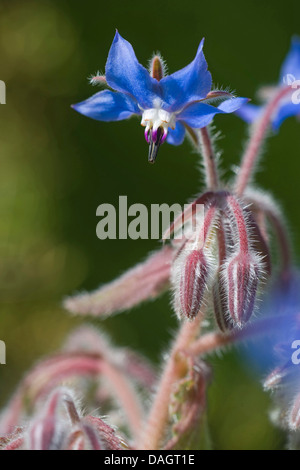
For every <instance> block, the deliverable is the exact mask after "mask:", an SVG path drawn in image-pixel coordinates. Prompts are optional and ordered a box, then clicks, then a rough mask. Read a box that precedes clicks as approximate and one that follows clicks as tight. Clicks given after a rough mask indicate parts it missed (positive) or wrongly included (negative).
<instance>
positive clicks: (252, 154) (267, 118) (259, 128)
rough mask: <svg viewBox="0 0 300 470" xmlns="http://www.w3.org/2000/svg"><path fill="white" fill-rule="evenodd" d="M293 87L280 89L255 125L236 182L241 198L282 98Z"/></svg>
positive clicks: (236, 188) (237, 191)
mask: <svg viewBox="0 0 300 470" xmlns="http://www.w3.org/2000/svg"><path fill="white" fill-rule="evenodd" d="M290 91H291V87H290V86H288V87H284V88H280V89H279V91H278V93H277V94H276V95H275V96H274V97H273V99H272V100H271V101H270V102H269V104H268V105H267V106H266V108H265V111H264V113H263V115H262V117H261V118H260V120H259V122H258V123H257V124H256V125H255V127H254V130H253V133H252V135H251V137H250V141H249V143H248V146H247V148H246V152H245V154H244V156H243V159H242V164H241V167H240V170H239V173H238V176H237V180H236V187H235V190H236V193H237V194H238V195H239V196H241V195H242V194H243V192H244V190H245V188H246V186H247V185H248V183H249V182H250V181H251V178H252V174H253V171H254V168H255V164H256V162H257V160H258V157H259V153H260V149H261V146H262V143H263V141H264V139H265V137H266V133H267V130H268V128H269V125H270V122H271V119H272V116H273V114H274V112H275V111H276V109H277V107H278V105H279V103H280V101H281V100H282V98H283V97H284V96H285V95H287V94H288V93H290Z"/></svg>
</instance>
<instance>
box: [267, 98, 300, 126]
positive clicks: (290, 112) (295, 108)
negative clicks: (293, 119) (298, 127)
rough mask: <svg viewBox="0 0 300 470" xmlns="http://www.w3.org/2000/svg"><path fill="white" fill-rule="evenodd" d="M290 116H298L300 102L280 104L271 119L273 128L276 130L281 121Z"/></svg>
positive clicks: (299, 114) (299, 113)
mask: <svg viewBox="0 0 300 470" xmlns="http://www.w3.org/2000/svg"><path fill="white" fill-rule="evenodd" d="M290 116H300V104H294V103H292V102H291V103H287V104H284V105H283V106H281V107H280V108H279V110H278V112H277V114H276V116H275V118H274V119H273V122H272V125H273V129H274V130H275V131H277V130H278V129H279V127H280V126H281V124H282V123H283V121H284V120H285V119H287V118H289V117H290Z"/></svg>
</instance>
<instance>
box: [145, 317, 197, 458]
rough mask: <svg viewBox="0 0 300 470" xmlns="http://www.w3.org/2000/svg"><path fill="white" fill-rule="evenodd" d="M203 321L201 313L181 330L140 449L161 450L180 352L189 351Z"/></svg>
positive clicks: (177, 372)
mask: <svg viewBox="0 0 300 470" xmlns="http://www.w3.org/2000/svg"><path fill="white" fill-rule="evenodd" d="M202 319H203V313H202V312H200V313H199V314H198V316H197V317H196V318H195V320H193V321H191V322H185V323H183V324H182V326H181V328H180V330H179V333H178V336H177V338H176V340H175V342H174V344H173V347H172V350H171V352H170V355H169V358H168V360H167V363H166V365H165V369H164V371H163V374H162V377H161V380H160V383H159V385H158V391H157V393H156V396H155V398H154V402H153V405H152V408H151V410H150V413H149V417H148V420H147V423H146V427H145V430H144V433H143V435H142V438H141V440H140V442H139V443H138V446H137V448H138V449H143V450H156V449H159V448H160V444H161V441H162V440H163V437H164V434H165V430H166V425H167V423H168V419H169V402H170V395H171V392H172V387H173V384H174V383H175V382H176V380H177V379H178V377H179V373H180V364H179V363H178V362H179V361H180V359H179V358H178V352H180V351H182V350H186V349H188V348H189V346H190V345H191V343H192V342H193V341H194V340H195V338H196V337H197V336H198V333H199V330H200V326H201V322H202Z"/></svg>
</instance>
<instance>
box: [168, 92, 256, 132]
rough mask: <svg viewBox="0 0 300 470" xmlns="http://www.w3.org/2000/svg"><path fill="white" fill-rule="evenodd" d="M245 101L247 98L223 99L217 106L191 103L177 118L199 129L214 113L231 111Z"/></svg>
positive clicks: (206, 123) (208, 122)
mask: <svg viewBox="0 0 300 470" xmlns="http://www.w3.org/2000/svg"><path fill="white" fill-rule="evenodd" d="M247 101H248V98H232V99H230V100H227V101H224V102H223V103H221V104H220V105H219V106H218V107H217V108H215V107H214V106H211V105H209V104H205V103H199V102H198V103H192V104H190V105H189V106H187V107H186V108H184V110H183V111H182V112H181V113H180V114H178V116H177V118H178V119H180V120H181V121H185V122H186V123H187V124H188V125H189V126H191V127H194V128H198V129H201V127H205V126H208V124H210V123H211V121H212V120H213V118H214V116H215V115H216V114H227V113H232V112H234V111H236V110H237V109H238V108H240V107H241V106H243V104H245V103H247Z"/></svg>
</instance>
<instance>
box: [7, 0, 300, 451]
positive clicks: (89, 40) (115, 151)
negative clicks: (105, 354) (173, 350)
mask: <svg viewBox="0 0 300 470" xmlns="http://www.w3.org/2000/svg"><path fill="white" fill-rule="evenodd" d="M299 13H300V7H299V2H297V1H294V2H289V1H287V2H285V4H284V8H282V2H279V1H278V0H273V1H263V2H262V1H259V0H252V1H249V2H247V3H245V2H240V1H238V0H233V1H228V2H226V3H225V2H223V1H221V0H216V1H214V2H199V1H198V0H188V1H186V2H171V1H170V0H165V1H164V2H157V1H156V0H153V1H152V2H151V4H149V3H145V2H140V1H136V0H134V1H129V2H122V1H120V0H116V1H114V2H105V3H104V2H101V1H96V0H86V1H85V2H82V1H79V0H72V1H70V0H69V1H68V0H52V1H47V0H26V2H25V1H24V0H19V1H18V0H0V58H1V67H0V71H1V72H0V79H1V80H4V81H5V82H6V85H7V104H6V105H5V106H1V107H0V123H1V124H0V125H1V140H0V146H1V152H0V159H1V173H0V188H1V189H0V191H1V197H0V214H1V216H0V233H1V238H0V265H1V266H0V278H1V279H0V289H1V315H0V338H1V339H3V340H5V342H6V345H7V365H6V366H0V383H1V396H0V402H1V404H4V403H5V401H6V400H7V399H8V397H9V395H10V394H11V393H12V391H13V389H14V387H15V386H16V384H17V383H18V381H19V380H20V378H21V377H22V374H23V373H24V371H25V370H26V369H27V368H29V367H30V366H31V364H32V363H33V362H34V361H36V360H37V358H39V357H41V356H42V355H45V354H48V353H49V352H51V351H54V350H55V349H57V348H58V347H59V346H60V344H61V343H62V341H63V338H64V337H65V335H66V333H67V332H68V331H69V330H70V329H71V328H72V327H75V326H76V325H78V324H80V323H82V319H75V318H70V317H69V316H68V314H66V313H65V312H64V311H63V310H62V309H61V307H60V304H61V299H62V298H63V296H64V295H67V294H70V293H72V292H74V291H78V290H82V289H93V288H96V287H97V286H98V285H99V284H100V283H103V282H107V281H109V280H111V279H112V278H114V277H115V276H117V275H118V274H119V273H121V272H122V271H123V270H125V269H126V268H127V267H129V266H131V265H134V264H135V263H136V262H138V261H139V260H140V259H141V258H143V257H145V256H146V254H147V252H148V251H150V250H153V249H155V248H156V247H157V246H158V243H157V242H155V241H151V240H148V241H145V240H138V241H131V240H125V241H124V240H123V241H114V240H112V241H99V240H98V239H97V237H96V232H95V229H96V223H97V219H96V208H97V206H98V205H99V204H101V203H102V202H109V203H113V204H117V201H118V196H119V195H127V196H128V203H129V204H132V203H134V202H140V203H144V204H147V205H150V204H151V203H162V202H167V203H174V202H179V203H180V204H183V203H185V202H186V201H187V200H188V199H189V198H190V197H191V196H193V195H194V194H195V193H197V192H199V190H200V189H201V178H200V173H199V171H198V168H199V162H198V157H197V156H196V155H195V154H193V152H192V151H191V149H190V148H189V145H188V143H187V142H186V143H184V145H183V146H181V147H179V148H174V147H171V146H167V145H165V146H163V148H162V149H161V151H160V155H159V157H158V161H157V164H156V165H154V166H150V165H148V163H147V147H146V144H145V141H144V137H143V132H142V129H141V128H140V126H139V123H138V122H137V121H135V120H134V119H133V120H129V121H126V122H124V123H114V124H105V123H99V122H95V121H92V120H89V119H87V118H85V117H83V116H80V115H79V114H77V113H75V112H74V111H73V110H72V109H71V108H70V104H71V103H73V102H77V101H80V100H82V99H84V98H87V97H88V96H90V95H91V94H92V93H93V92H94V91H95V89H92V88H91V86H90V85H89V84H88V81H87V79H86V77H88V76H89V75H90V74H91V73H93V72H96V71H97V70H98V69H100V70H101V68H102V70H103V68H104V65H105V61H106V56H107V52H108V50H109V47H110V44H111V41H112V38H113V35H114V29H115V28H116V27H117V28H118V29H119V31H120V33H121V34H122V35H123V36H124V37H125V38H126V39H128V40H129V41H130V42H131V43H132V44H133V45H134V48H135V51H136V54H137V56H138V58H139V59H140V61H141V62H142V63H144V64H146V63H147V61H148V59H149V58H150V56H151V54H152V52H153V51H157V50H159V51H160V52H161V53H162V54H163V56H164V58H165V59H166V60H167V62H168V67H169V70H170V72H172V71H174V70H176V69H178V68H180V67H182V66H184V65H185V64H187V63H188V62H189V61H190V60H191V59H192V58H193V56H194V54H195V51H196V49H197V46H198V43H199V41H200V39H201V38H202V37H203V36H205V37H206V43H205V54H206V57H207V59H208V63H209V68H210V70H211V72H212V74H213V79H214V81H215V83H216V84H218V85H224V86H228V85H229V86H230V87H231V88H233V89H236V90H237V91H238V93H239V95H240V96H249V97H252V98H253V97H254V96H255V92H256V90H257V88H258V86H259V85H264V84H269V83H272V82H276V80H277V77H278V74H279V67H280V64H281V62H282V60H283V58H284V56H285V54H286V52H287V50H288V48H289V43H290V38H291V36H292V34H294V33H297V32H298V33H300V31H299ZM215 124H216V126H217V127H218V129H220V130H221V131H222V135H223V136H224V138H222V140H221V141H220V142H219V146H220V147H222V149H223V150H224V152H223V166H224V168H226V169H227V170H226V171H225V176H226V177H227V178H229V177H230V176H231V174H232V173H231V169H232V166H233V165H236V164H237V163H238V161H239V160H238V159H239V155H240V153H241V151H242V149H243V145H244V142H245V140H246V136H247V133H246V129H245V125H244V123H242V122H240V121H239V120H238V119H237V118H236V117H235V116H228V117H226V118H222V119H220V120H219V119H218V118H216V120H215ZM266 150H267V152H266V156H265V159H264V161H263V164H262V165H261V169H262V170H263V171H261V172H259V175H258V183H259V185H261V186H264V187H265V188H267V189H270V190H272V192H273V193H274V194H275V195H276V197H277V198H278V199H279V200H280V201H281V202H282V207H283V208H284V211H285V213H286V217H287V219H288V220H289V223H290V227H291V231H292V236H293V241H294V243H295V252H296V256H299V249H298V246H299V236H300V219H299V215H298V200H299V199H298V198H299V182H298V177H299V171H300V159H299V154H300V141H299V123H297V122H296V120H294V119H289V120H288V121H286V122H285V123H284V125H283V126H282V129H281V131H280V134H278V135H276V136H274V137H273V138H272V140H270V141H269V143H268V144H267V147H266ZM169 300H170V299H169V297H168V295H165V296H164V297H162V298H161V299H159V300H157V301H155V302H152V303H149V304H145V305H143V306H141V307H140V308H138V309H135V310H134V311H133V312H130V313H129V314H123V315H120V316H117V317H115V318H112V319H109V320H107V321H105V322H100V321H95V320H94V321H93V322H94V323H95V324H97V325H99V327H100V328H102V329H104V330H105V331H107V332H109V333H110V334H111V336H112V337H113V339H114V341H116V342H118V343H119V344H121V345H126V344H130V346H131V347H134V348H137V349H138V350H140V351H142V352H143V353H144V354H146V355H147V356H149V357H151V358H152V359H153V360H154V361H158V360H159V359H160V357H161V354H162V352H163V351H164V350H165V349H166V347H167V345H168V342H169V340H170V337H171V334H172V332H173V331H174V330H175V327H176V321H175V318H174V315H173V313H171V309H170V306H169ZM211 362H212V364H213V368H214V373H215V379H216V380H215V381H214V382H213V385H212V386H211V388H210V391H209V398H208V401H209V422H210V426H211V433H212V437H213V441H214V443H215V446H216V448H218V449H272V448H281V447H282V446H283V445H284V444H283V442H284V441H283V436H281V434H279V433H278V431H277V430H276V429H274V428H273V427H272V426H271V424H269V421H268V409H269V406H270V400H269V397H268V396H267V395H265V394H264V393H263V392H262V390H261V387H260V379H261V377H260V376H259V375H258V374H255V373H254V372H253V371H251V370H249V367H247V366H246V365H245V364H244V361H243V360H242V356H241V355H240V354H239V351H238V350H232V351H231V352H230V353H229V354H227V353H226V354H224V355H223V357H222V358H218V357H215V356H214V357H212V358H211Z"/></svg>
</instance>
